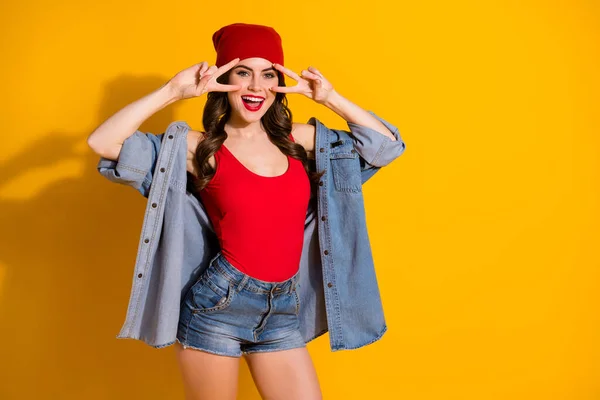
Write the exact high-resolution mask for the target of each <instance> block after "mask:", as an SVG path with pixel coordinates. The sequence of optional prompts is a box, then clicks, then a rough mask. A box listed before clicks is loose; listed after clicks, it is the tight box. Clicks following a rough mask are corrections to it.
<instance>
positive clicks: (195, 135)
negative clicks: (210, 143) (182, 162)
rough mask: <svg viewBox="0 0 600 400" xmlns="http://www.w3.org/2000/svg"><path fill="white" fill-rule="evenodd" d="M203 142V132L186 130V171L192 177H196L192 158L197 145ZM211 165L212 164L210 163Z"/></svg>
mask: <svg viewBox="0 0 600 400" xmlns="http://www.w3.org/2000/svg"><path fill="white" fill-rule="evenodd" d="M202 140H204V132H200V131H195V130H192V129H190V130H188V134H187V149H188V151H187V171H188V172H189V173H191V174H192V175H194V176H196V177H197V176H198V173H197V171H196V167H195V163H194V156H195V155H196V148H197V147H198V143H200V142H201V141H202ZM211 165H212V163H211Z"/></svg>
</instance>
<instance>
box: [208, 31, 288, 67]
mask: <svg viewBox="0 0 600 400" xmlns="http://www.w3.org/2000/svg"><path fill="white" fill-rule="evenodd" d="M212 41H213V45H214V46H215V50H216V51H217V62H216V63H215V65H216V66H217V67H220V66H222V65H224V64H227V63H228V62H229V61H231V60H233V59H234V58H237V57H239V58H240V60H243V59H245V58H250V57H261V58H265V59H267V60H269V61H270V62H272V63H277V64H281V65H283V48H282V46H281V37H280V36H279V34H278V33H277V32H276V31H275V29H273V28H271V27H269V26H263V25H252V24H241V23H238V24H231V25H227V26H224V27H223V28H221V29H219V30H218V31H216V32H215V33H214V34H213V37H212Z"/></svg>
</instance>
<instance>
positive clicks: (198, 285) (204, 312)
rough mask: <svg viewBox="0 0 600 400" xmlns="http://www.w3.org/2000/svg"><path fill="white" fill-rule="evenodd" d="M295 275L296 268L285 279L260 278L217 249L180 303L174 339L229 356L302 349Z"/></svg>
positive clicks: (185, 346) (193, 346) (183, 343)
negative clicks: (291, 274) (234, 264)
mask: <svg viewBox="0 0 600 400" xmlns="http://www.w3.org/2000/svg"><path fill="white" fill-rule="evenodd" d="M299 277H300V275H299V272H298V273H296V275H294V276H293V277H291V278H289V279H287V280H285V281H283V282H265V281H261V280H259V279H256V278H253V277H251V276H249V275H247V274H244V273H243V272H241V271H240V270H238V269H237V268H236V267H234V266H233V265H232V264H231V263H230V262H229V261H227V259H225V257H224V256H223V255H222V253H221V252H220V251H219V252H218V253H217V255H216V256H215V257H214V258H213V259H212V260H211V261H210V264H209V265H208V267H206V269H205V270H204V272H203V273H202V274H201V275H200V277H199V278H198V280H197V281H196V282H195V283H194V284H193V285H192V286H191V287H190V289H189V290H188V291H187V293H186V294H185V296H184V298H183V300H182V302H181V311H180V315H179V324H178V327H177V341H178V342H179V343H181V344H182V345H183V347H184V348H187V347H190V348H193V349H197V350H204V351H206V352H209V353H213V354H219V355H225V356H230V357H240V356H241V355H242V354H243V353H246V354H248V353H255V352H265V351H277V350H287V349H293V348H298V347H305V346H306V343H305V341H304V339H303V337H302V334H301V333H300V324H299V318H298V315H299V312H300V299H299V297H298V293H297V292H296V284H297V282H298V279H299Z"/></svg>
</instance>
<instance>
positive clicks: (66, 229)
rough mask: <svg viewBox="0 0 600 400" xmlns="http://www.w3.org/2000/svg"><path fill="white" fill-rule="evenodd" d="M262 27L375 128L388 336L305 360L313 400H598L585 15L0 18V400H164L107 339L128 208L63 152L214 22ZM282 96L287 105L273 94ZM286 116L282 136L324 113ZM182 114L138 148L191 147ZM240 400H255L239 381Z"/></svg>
mask: <svg viewBox="0 0 600 400" xmlns="http://www.w3.org/2000/svg"><path fill="white" fill-rule="evenodd" d="M234 22H247V23H258V24H266V25H271V26H273V27H275V28H276V29H277V31H278V32H279V33H280V34H281V36H282V38H283V43H284V49H285V66H287V67H288V68H290V69H292V70H294V71H296V72H298V71H300V70H301V69H303V68H306V67H308V66H309V65H313V66H315V67H317V68H319V69H320V70H321V72H322V73H323V74H324V75H325V77H327V78H328V79H329V80H330V81H331V82H332V83H333V85H334V87H335V88H336V89H337V90H338V92H340V93H341V94H342V95H344V96H345V97H347V98H348V99H350V100H351V101H353V102H355V103H357V104H358V105H360V106H361V107H363V108H365V109H368V110H373V111H374V112H376V113H377V114H378V115H380V116H382V117H383V118H385V119H387V120H389V121H390V122H392V123H393V124H395V125H396V126H398V127H399V129H400V133H401V135H402V137H403V138H404V140H405V141H406V144H407V149H406V152H405V153H404V154H403V155H402V156H401V157H400V158H399V159H397V160H395V161H394V162H393V163H392V164H390V165H389V166H387V167H385V168H384V169H382V170H381V171H380V172H379V173H378V174H377V175H376V176H375V177H374V178H373V179H372V180H371V181H369V182H368V183H367V184H366V185H365V187H364V195H365V202H366V209H367V218H368V226H369V234H370V238H371V244H372V248H373V253H374V257H375V265H376V269H377V274H378V280H379V283H380V289H381V294H382V298H383V303H384V310H385V314H386V320H387V323H388V325H389V331H388V332H387V333H386V334H385V336H384V337H383V339H382V340H381V341H379V342H376V343H374V344H372V345H369V346H367V347H365V348H362V349H359V350H351V351H341V352H337V353H332V352H330V351H329V342H328V336H323V337H321V338H319V339H317V340H316V341H314V342H312V343H311V344H309V350H310V352H311V354H312V356H313V358H314V361H315V364H316V367H317V370H318V373H319V377H320V381H321V385H322V389H323V393H324V396H325V398H326V399H410V400H425V399H436V400H450V399H452V400H454V399H456V400H470V399H477V400H492V399H494V400H496V399H499V400H500V399H502V400H504V399H510V400H517V399H519V400H520V399H527V400H534V399H535V400H538V399H539V400H555V399H556V400H558V399H560V400H592V399H600V344H599V343H600V310H599V306H600V290H599V289H600V283H599V282H600V270H599V266H600V262H599V261H600V258H599V256H598V242H599V236H600V235H599V233H600V229H599V226H600V225H599V185H598V184H599V179H598V178H599V165H598V164H599V161H600V154H599V140H598V128H599V127H600V123H599V122H600V120H599V118H598V115H597V114H598V105H599V104H600V101H599V95H598V93H599V90H600V87H599V86H600V85H599V78H598V72H599V66H600V65H599V64H600V63H599V57H600V54H599V53H600V46H599V38H600V32H599V30H600V6H599V3H597V2H594V1H583V0H579V1H575V0H574V1H570V2H567V1H561V2H559V1H531V0H529V1H520V2H517V1H487V2H482V1H465V0H457V1H452V2H450V1H447V2H442V1H439V2H434V1H426V2H405V3H400V4H396V5H394V2H391V1H382V0H373V1H368V2H364V1H345V2H341V1H339V2H332V1H318V2H306V1H293V2H284V1H255V2H231V1H230V2H206V1H202V2H200V1H169V2H164V1H118V2H117V1H98V2H80V1H63V2H56V1H53V2H50V1H24V2H16V1H11V2H2V5H1V6H0V34H1V37H2V41H1V47H0V50H1V54H2V59H3V61H2V63H0V71H1V73H2V89H1V90H2V92H3V93H2V96H1V101H2V112H1V113H0V122H1V123H2V125H1V129H2V138H3V143H2V150H1V152H0V162H1V168H0V171H1V172H2V173H1V175H2V178H1V181H0V215H1V217H2V222H1V224H0V226H1V227H2V228H1V240H0V243H2V244H1V248H0V318H1V319H0V343H2V345H1V346H0V349H1V350H0V360H1V361H0V377H1V378H0V398H2V399H34V398H35V399H41V398H51V399H166V398H173V399H179V398H183V386H182V382H181V381H180V376H179V371H178V369H177V364H176V361H175V357H174V351H173V350H174V348H173V347H168V348H166V349H161V350H156V349H153V348H151V347H148V346H146V345H144V344H143V343H141V342H137V341H132V340H117V339H115V335H116V334H117V333H118V330H119V329H120V327H121V324H122V323H123V321H124V317H125V312H126V308H127V302H128V298H129V291H130V288H131V286H130V285H131V277H132V268H133V265H134V262H135V256H136V247H137V243H138V238H139V233H140V228H141V223H142V217H143V212H144V207H145V200H146V199H144V198H143V197H142V196H140V195H139V193H137V192H136V191H134V190H133V189H130V188H126V187H123V186H119V185H114V184H111V183H110V182H108V181H106V180H105V179H104V178H102V177H101V176H100V175H99V174H98V173H97V172H96V169H95V166H96V163H97V160H98V157H97V156H96V155H95V154H94V153H93V152H92V151H91V150H90V149H89V148H88V147H87V145H86V138H87V136H88V135H89V133H91V131H92V130H93V129H94V128H95V127H96V126H98V125H99V124H100V123H101V122H102V121H104V120H105V119H106V118H107V117H108V116H110V115H112V114H113V113H114V112H116V111H117V110H119V109H120V108H122V107H123V106H125V105H126V104H128V103H130V102H132V101H134V100H135V99H138V98H140V97H142V96H144V95H145V94H147V93H150V92H151V91H152V90H154V89H156V88H158V87H159V86H160V85H162V84H163V83H164V82H166V81H167V80H168V79H169V78H171V77H172V76H173V75H175V74H176V73H177V72H179V71H180V70H182V69H184V68H186V67H188V66H190V65H192V64H194V63H198V62H201V61H208V62H209V63H211V64H212V63H214V60H215V52H214V49H213V48H212V42H211V35H212V33H213V32H214V31H215V30H217V29H218V28H220V27H221V26H223V25H226V24H230V23H234ZM287 80H288V85H289V84H293V81H292V80H291V79H290V78H287ZM300 96H301V95H289V96H288V98H289V101H290V106H291V109H292V111H293V113H294V114H293V115H294V120H295V121H296V122H306V121H307V120H308V118H310V117H311V116H316V117H318V118H319V119H320V120H321V121H323V122H324V123H325V124H326V125H328V126H330V127H332V128H341V129H347V126H346V124H345V122H344V121H343V120H342V119H341V118H340V117H338V116H337V115H336V114H335V113H333V112H332V111H331V110H328V109H326V108H325V107H324V106H321V105H318V104H316V103H312V102H311V100H309V99H308V98H305V97H300ZM204 102H205V97H203V98H198V99H191V100H184V101H181V102H178V103H175V104H173V105H171V106H169V107H167V108H165V109H164V110H162V111H160V112H159V113H157V114H155V115H154V116H153V117H151V118H150V119H149V120H148V121H146V122H145V123H144V124H143V125H142V127H141V129H142V130H144V131H149V132H153V133H161V132H163V131H164V129H165V128H166V126H167V125H168V123H169V122H171V121H173V120H186V121H188V123H190V125H191V126H192V127H194V128H195V129H199V128H201V117H202V107H203V106H204ZM239 398H241V399H258V398H259V397H258V392H257V391H256V389H255V387H254V384H253V382H252V379H251V376H250V373H249V371H248V368H247V365H246V364H245V362H242V369H241V372H240V397H239Z"/></svg>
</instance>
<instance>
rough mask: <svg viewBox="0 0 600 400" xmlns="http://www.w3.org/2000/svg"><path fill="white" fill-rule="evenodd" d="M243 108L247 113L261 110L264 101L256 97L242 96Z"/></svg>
mask: <svg viewBox="0 0 600 400" xmlns="http://www.w3.org/2000/svg"><path fill="white" fill-rule="evenodd" d="M242 101H243V102H244V107H246V109H247V110H249V111H258V110H260V109H261V107H262V105H263V103H264V102H265V99H264V98H262V97H258V96H242Z"/></svg>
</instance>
